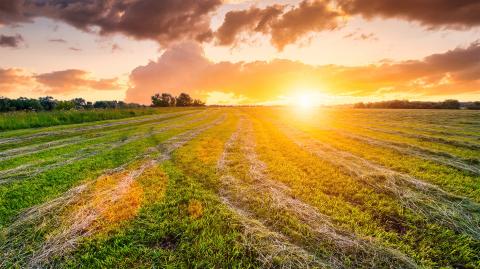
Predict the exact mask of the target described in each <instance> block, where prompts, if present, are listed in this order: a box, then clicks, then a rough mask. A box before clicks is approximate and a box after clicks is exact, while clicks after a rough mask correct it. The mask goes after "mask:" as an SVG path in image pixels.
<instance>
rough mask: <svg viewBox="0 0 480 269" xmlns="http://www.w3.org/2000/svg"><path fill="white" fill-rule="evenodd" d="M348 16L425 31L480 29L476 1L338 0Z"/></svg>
mask: <svg viewBox="0 0 480 269" xmlns="http://www.w3.org/2000/svg"><path fill="white" fill-rule="evenodd" d="M336 2H337V4H338V6H339V7H340V8H341V9H342V10H343V11H344V12H345V13H346V14H349V15H362V16H364V17H366V18H373V17H381V18H398V19H403V20H408V21H416V22H419V23H421V24H422V25H425V26H427V27H432V28H437V27H447V28H469V27H473V26H478V25H480V16H479V15H478V14H480V2H479V1H478V0H458V1H452V0H421V1H418V0H402V1H398V0H337V1H336Z"/></svg>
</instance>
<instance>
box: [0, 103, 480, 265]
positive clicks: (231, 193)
mask: <svg viewBox="0 0 480 269" xmlns="http://www.w3.org/2000/svg"><path fill="white" fill-rule="evenodd" d="M479 134H480V113H478V112H474V111H438V112H437V111H429V110H421V111H417V110H409V111H404V110H395V111H390V110H382V111H381V113H378V111H377V110H322V109H319V110H316V109H312V110H310V111H305V110H304V111H298V110H294V109H293V110H292V109H290V108H219V109H213V108H207V109H198V110H188V109H187V110H182V109H174V110H163V111H161V110H159V111H158V112H155V113H154V114H152V115H137V116H135V117H133V118H123V119H110V120H106V121H97V122H85V123H80V124H72V125H67V124H64V125H59V126H49V127H43V128H35V129H33V128H27V129H19V130H11V131H5V132H2V133H0V252H1V253H2V254H0V268H11V267H18V268H23V267H32V266H33V267H34V266H37V267H54V268H78V267H81V268H306V267H310V268H372V267H374V268H392V267H395V268H397V267H401V268H480V225H479V224H480V187H479V186H480V185H479V184H478V182H479V180H480V175H478V174H477V173H475V172H472V171H468V169H461V168H459V167H455V166H454V165H449V164H448V163H447V162H445V160H447V161H448V160H456V161H465V163H464V164H466V165H470V166H471V167H477V166H478V163H475V162H471V163H467V162H466V161H467V160H475V159H478V157H479V156H480V155H478V153H477V152H476V151H475V150H474V147H475V146H476V145H480V140H479V137H480V135H479ZM372 141H374V142H375V143H373V142H372ZM394 146H396V147H398V146H403V147H405V148H407V149H408V150H399V149H398V148H397V149H396V148H395V147H394ZM172 150H173V151H172ZM419 152H421V154H419ZM439 156H442V157H443V158H444V159H441V158H437V157H439ZM153 160H156V161H153ZM150 163H152V164H151V165H150ZM142 167H146V168H145V169H143V168H142ZM479 168H480V167H479ZM82 188H86V191H78V190H79V189H82ZM55 199H62V200H55ZM56 201H62V202H61V203H57V202H56ZM97 211H98V212H97ZM90 218H92V219H90ZM84 219H85V220H88V221H87V222H86V224H85V226H81V224H82V223H83V222H82V220H84ZM75 225H80V226H79V227H83V228H81V229H80V230H75V229H74V227H77V226H75ZM69 231H70V232H72V234H69V233H68V232H69ZM64 233H66V234H64ZM58 239H61V240H58ZM62 239H63V241H68V240H72V241H71V242H74V244H73V245H72V246H67V245H65V244H62ZM55 240H57V241H55ZM50 249H53V251H52V252H51V254H49V255H46V256H42V255H43V254H44V253H46V252H45V250H50Z"/></svg>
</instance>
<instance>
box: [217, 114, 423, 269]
mask: <svg viewBox="0 0 480 269" xmlns="http://www.w3.org/2000/svg"><path fill="white" fill-rule="evenodd" d="M245 121H246V120H242V121H241V124H240V125H239V127H238V130H237V131H236V132H235V133H234V134H233V135H232V137H231V138H230V140H229V141H228V142H227V143H226V145H225V150H224V153H223V154H222V156H221V158H220V160H219V162H218V169H219V172H220V174H221V175H222V177H221V180H222V183H223V188H222V190H221V192H220V194H221V196H222V198H223V200H224V202H225V204H226V205H227V206H229V207H230V208H231V209H232V210H233V211H234V212H236V213H237V214H239V215H240V219H241V220H242V221H243V222H244V223H246V222H247V223H246V224H244V225H245V226H246V230H247V231H250V230H252V229H251V227H249V226H248V225H251V223H252V222H256V223H258V222H260V223H261V224H262V227H265V228H266V229H272V228H274V227H275V226H278V227H277V229H279V231H284V230H285V229H291V227H290V228H288V226H282V225H283V224H282V223H280V222H281V220H276V219H275V218H276V217H275V215H277V214H281V215H284V216H285V217H287V218H292V217H293V218H294V219H295V220H296V221H298V222H299V226H298V229H301V230H298V231H297V232H295V233H299V234H302V230H303V232H305V234H308V236H304V237H303V238H300V239H299V238H298V236H299V235H297V238H296V239H295V240H294V239H293V238H290V237H289V236H287V235H286V234H282V233H280V235H281V237H274V238H272V239H271V240H272V241H273V242H272V244H271V245H270V246H267V247H265V246H262V248H264V249H265V250H268V251H270V252H269V253H262V252H261V255H260V257H270V258H272V257H273V255H272V253H277V252H276V251H275V247H278V239H279V238H282V239H286V240H287V241H285V242H284V244H287V246H291V244H292V242H297V241H298V240H300V243H301V244H302V245H303V246H304V247H307V249H308V251H307V250H305V249H304V248H303V246H298V245H296V247H294V248H288V249H289V250H290V251H291V253H288V252H286V253H283V254H282V255H291V256H292V257H295V258H292V259H291V260H297V262H298V264H294V265H293V267H295V268H300V267H306V265H308V266H320V267H327V268H345V267H369V266H372V265H374V266H383V267H385V266H388V264H389V263H392V262H396V263H397V264H402V265H403V266H404V267H410V268H413V267H415V264H414V263H413V262H411V261H410V260H409V259H408V258H406V257H405V256H404V255H402V254H401V253H399V252H397V251H395V250H390V249H386V248H383V247H381V246H376V245H373V244H372V243H370V242H367V241H363V240H360V239H358V238H355V236H353V235H352V234H349V233H347V232H345V231H339V230H337V229H336V228H335V227H334V225H333V224H332V223H331V222H330V219H329V218H328V217H327V216H325V215H322V214H320V213H319V212H318V211H317V210H316V209H315V208H313V207H312V206H310V205H308V204H306V203H304V202H302V201H300V200H298V199H296V198H293V197H292V195H291V194H289V192H290V190H289V188H288V187H286V186H285V185H283V184H281V183H279V182H276V181H273V180H271V179H269V178H268V176H267V174H266V164H265V163H263V162H261V161H260V160H259V159H258V157H257V155H256V152H255V138H254V136H253V134H252V133H253V130H252V126H251V123H250V124H249V123H246V122H245ZM239 152H241V154H243V156H244V157H245V159H246V161H247V163H248V164H247V166H248V171H247V174H248V175H246V179H243V180H242V179H240V178H238V177H236V176H233V175H232V174H234V173H235V171H231V169H234V170H238V168H235V167H233V166H235V165H236V164H238V161H239V160H238V159H235V158H234V157H235V156H234V155H235V154H239ZM230 166H232V167H230ZM242 177H243V176H242ZM258 207H265V208H263V209H261V211H262V212H269V214H271V215H269V216H265V215H258V214H256V213H255V212H256V208H258ZM268 218H271V219H268ZM272 225H273V227H272ZM282 227H283V228H282ZM262 231H264V230H259V232H262ZM271 233H278V231H277V232H274V231H271ZM301 237H302V236H301ZM247 241H248V240H247ZM312 241H313V242H315V243H312ZM307 242H309V243H307ZM266 243H268V242H265V241H262V242H261V244H266ZM249 244H251V243H250V242H247V245H249ZM295 244H296V243H295ZM294 246H295V245H294ZM254 248H255V247H254ZM283 248H284V249H287V247H286V246H284V247H283ZM322 248H326V249H327V250H328V251H323V252H322V250H321V249H322ZM255 249H258V247H257V248H255ZM299 250H301V251H299ZM313 253H315V254H313ZM306 254H308V255H306ZM298 257H303V258H302V259H298ZM312 257H313V259H312ZM260 262H262V263H263V264H270V263H272V261H271V260H268V259H262V260H260ZM347 264H348V265H347ZM290 265H291V264H286V265H285V267H289V266H290Z"/></svg>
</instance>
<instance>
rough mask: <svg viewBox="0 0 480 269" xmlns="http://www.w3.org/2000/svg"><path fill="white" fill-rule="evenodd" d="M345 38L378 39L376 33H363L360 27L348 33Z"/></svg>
mask: <svg viewBox="0 0 480 269" xmlns="http://www.w3.org/2000/svg"><path fill="white" fill-rule="evenodd" d="M343 38H348V39H353V40H362V41H378V37H377V35H376V34H375V33H363V32H361V31H360V29H357V30H356V31H353V32H350V33H348V34H346V35H345V36H344V37H343Z"/></svg>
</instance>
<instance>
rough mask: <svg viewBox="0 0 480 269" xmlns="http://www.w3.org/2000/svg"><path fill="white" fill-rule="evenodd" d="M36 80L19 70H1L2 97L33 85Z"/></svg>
mask: <svg viewBox="0 0 480 269" xmlns="http://www.w3.org/2000/svg"><path fill="white" fill-rule="evenodd" d="M33 83H34V79H33V78H32V77H31V76H30V75H29V74H26V73H25V71H23V70H22V69H18V68H9V69H2V68H0V95H2V94H6V93H10V92H13V91H15V90H16V89H18V88H22V87H25V86H29V85H32V84H33Z"/></svg>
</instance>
